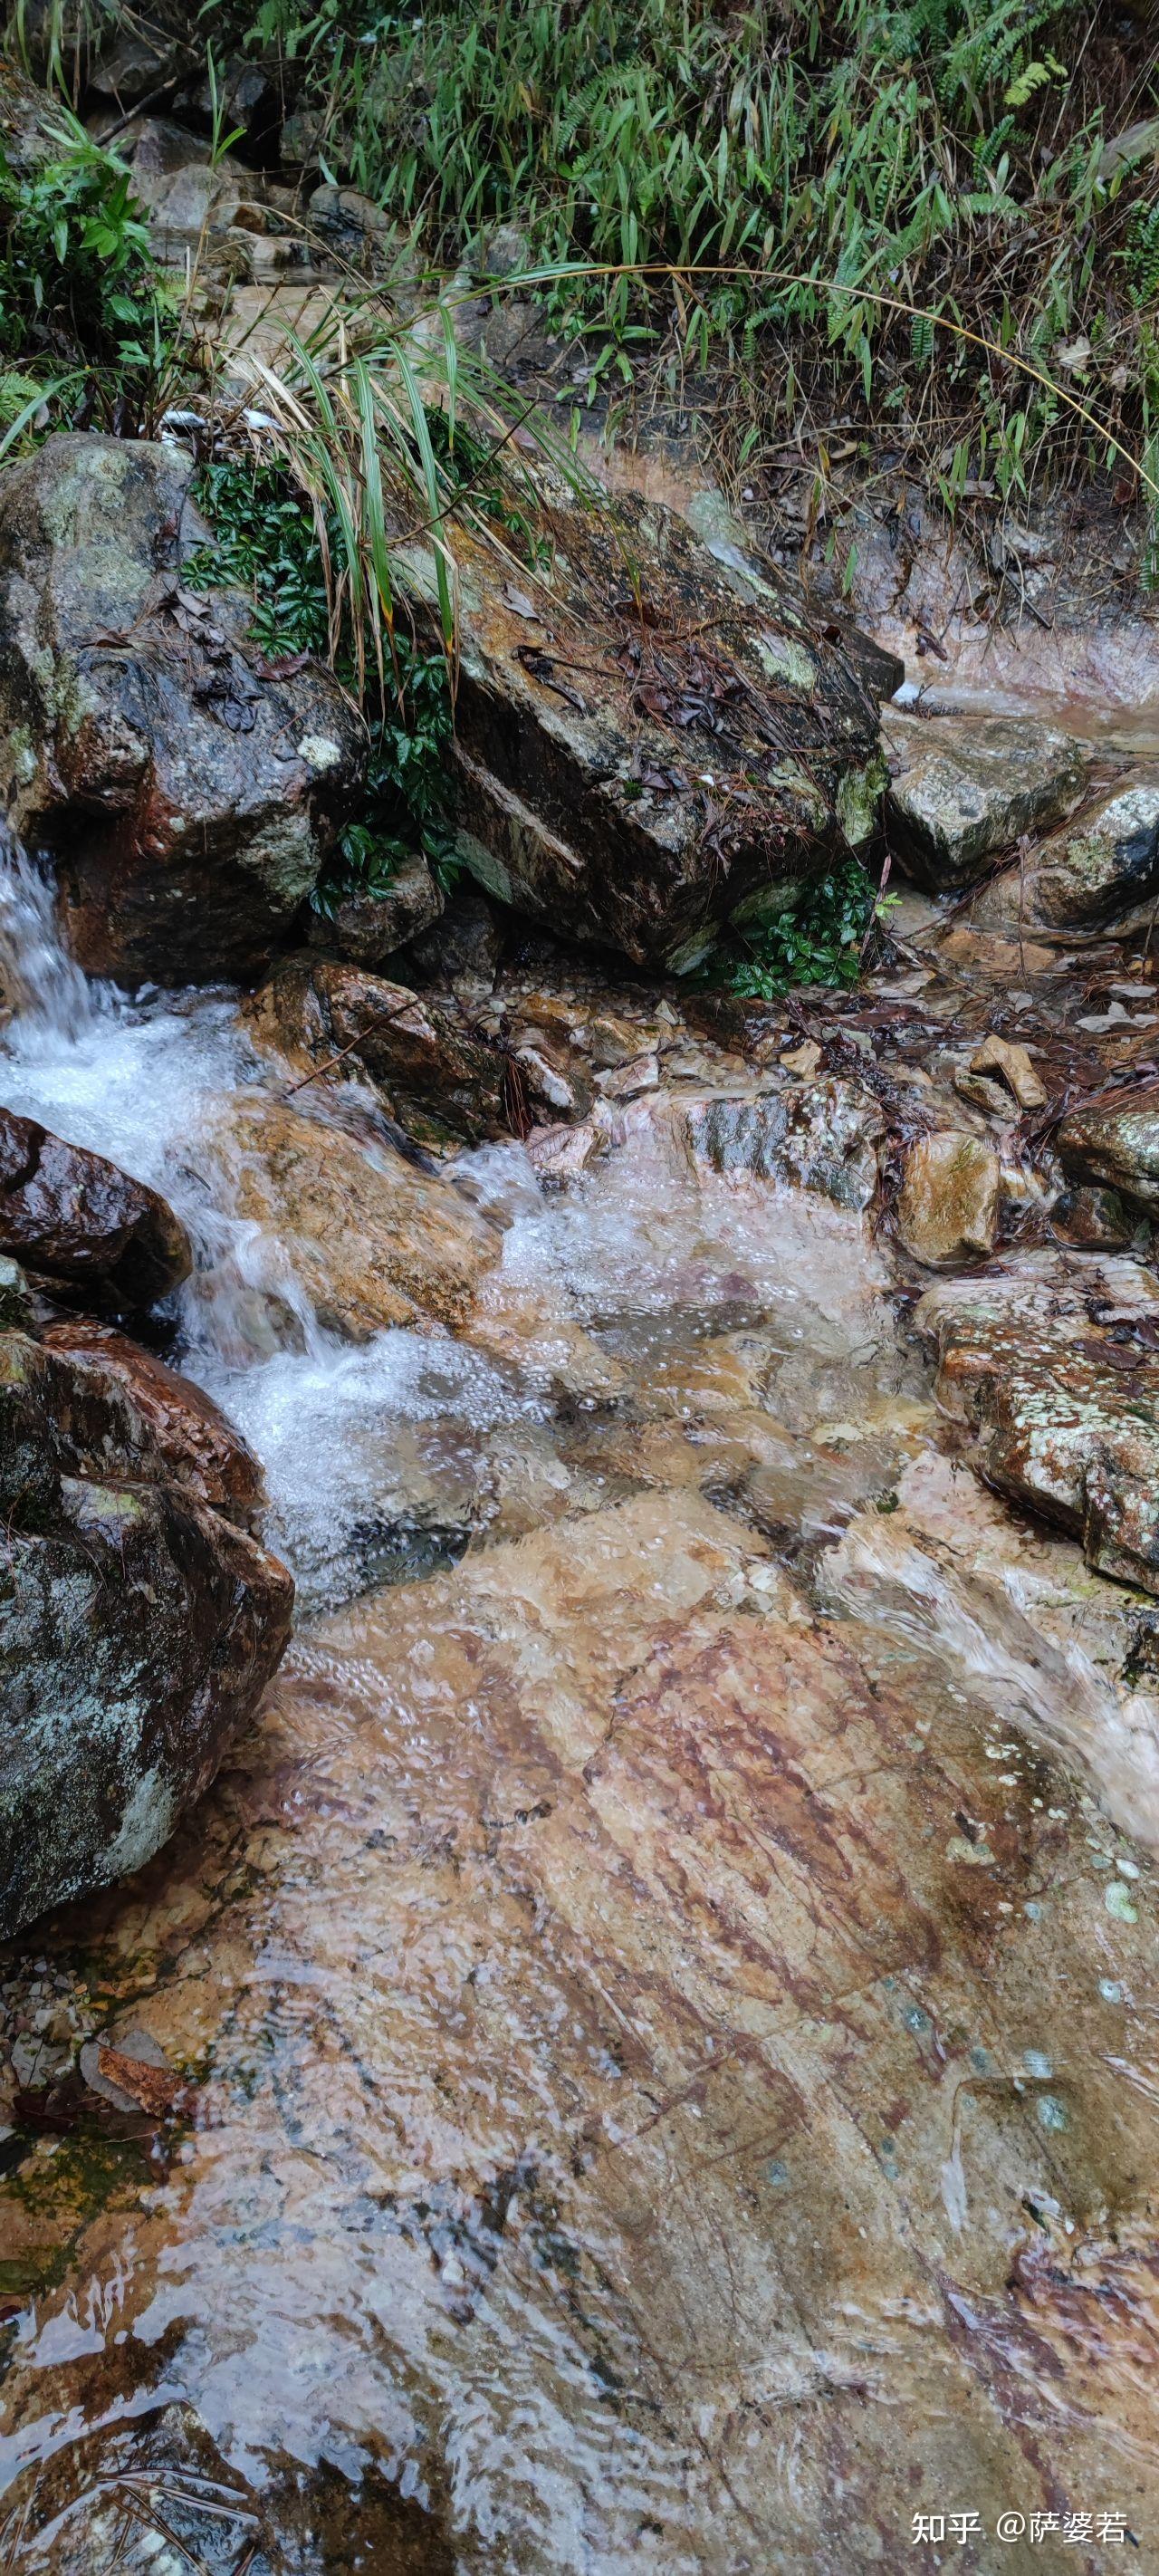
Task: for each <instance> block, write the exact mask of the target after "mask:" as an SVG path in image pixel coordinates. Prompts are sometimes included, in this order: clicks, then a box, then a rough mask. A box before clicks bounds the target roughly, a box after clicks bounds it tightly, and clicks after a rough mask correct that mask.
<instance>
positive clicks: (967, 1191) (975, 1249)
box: [897, 1128, 1001, 1270]
mask: <svg viewBox="0 0 1159 2576" xmlns="http://www.w3.org/2000/svg"><path fill="white" fill-rule="evenodd" d="M1000 1184H1001V1169H1000V1165H999V1161H998V1156H997V1154H996V1153H995V1151H994V1148H993V1146H992V1145H989V1144H987V1143H985V1142H984V1141H983V1139H982V1138H981V1137H978V1136H966V1135H961V1134H959V1133H956V1132H955V1131H954V1129H952V1128H948V1129H942V1130H939V1131H938V1133H937V1134H935V1135H932V1136H923V1137H922V1138H921V1140H920V1142H919V1143H918V1144H916V1145H914V1146H912V1147H911V1149H910V1151H909V1153H908V1155H907V1157H906V1163H905V1170H904V1173H903V1175H902V1185H901V1194H900V1196H899V1199H898V1203H897V1231H898V1238H899V1240H900V1241H901V1242H902V1243H903V1244H904V1245H905V1248H906V1251H907V1252H911V1253H912V1254H913V1256H914V1259H915V1261H920V1262H921V1263H922V1264H923V1265H924V1267H925V1268H927V1269H930V1270H943V1269H952V1268H955V1267H956V1266H957V1265H958V1264H959V1263H961V1262H966V1261H977V1259H978V1258H979V1255H984V1254H986V1253H988V1252H992V1251H993V1249H994V1237H995V1232H996V1230H997V1224H998V1194H999V1188H1000Z"/></svg>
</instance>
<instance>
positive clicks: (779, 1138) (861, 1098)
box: [688, 1074, 885, 1208]
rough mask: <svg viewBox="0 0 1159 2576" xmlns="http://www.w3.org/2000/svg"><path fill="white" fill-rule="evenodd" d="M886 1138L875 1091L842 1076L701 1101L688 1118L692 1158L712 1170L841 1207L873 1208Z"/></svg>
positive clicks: (822, 1077) (833, 1075) (828, 1076)
mask: <svg viewBox="0 0 1159 2576" xmlns="http://www.w3.org/2000/svg"><path fill="white" fill-rule="evenodd" d="M884 1132H885V1120H884V1118H883V1116H882V1113H881V1110H880V1108H879V1106H878V1103H877V1101H876V1100H875V1099H874V1097H873V1094H872V1092H869V1091H866V1090H865V1089H863V1087H862V1086H861V1085H860V1084H858V1083H855V1082H848V1081H846V1080H845V1079H844V1077H843V1076H841V1075H839V1074H824V1075H822V1076H821V1078H820V1080H819V1081H812V1082H810V1083H808V1084H805V1085H802V1086H801V1087H800V1088H799V1089H794V1090H791V1091H790V1090H784V1091H766V1092H761V1093H759V1094H758V1095H757V1097H756V1098H755V1099H752V1100H706V1101H697V1102H696V1103H695V1104H694V1105H693V1106H692V1107H691V1108H690V1109H689V1111H688V1137H689V1142H690V1144H691V1147H692V1151H693V1153H694V1154H695V1155H696V1156H697V1157H698V1158H699V1159H700V1160H701V1161H703V1162H706V1163H708V1164H709V1165H710V1166H711V1168H712V1170H713V1171H715V1172H722V1173H730V1174H733V1175H736V1174H740V1173H750V1174H752V1176H753V1177H754V1178H755V1179H757V1180H762V1181H785V1182H794V1183H795V1184H796V1185H797V1187H798V1188H800V1189H806V1190H816V1191H818V1192H819V1193H820V1195H821V1196H822V1197H823V1198H828V1199H833V1200H834V1201H835V1203H836V1205H837V1206H838V1207H849V1208H867V1207H868V1206H869V1205H870V1203H871V1201H872V1199H873V1197H874V1195H875V1192H876V1189H877V1181H878V1164H877V1145H878V1141H879V1139H880V1138H881V1137H882V1135H883V1134H884Z"/></svg>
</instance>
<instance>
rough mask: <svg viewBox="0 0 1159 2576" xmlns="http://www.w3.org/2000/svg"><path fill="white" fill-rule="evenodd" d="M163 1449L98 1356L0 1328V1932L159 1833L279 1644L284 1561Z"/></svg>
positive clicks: (125, 1859)
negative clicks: (0, 1563)
mask: <svg viewBox="0 0 1159 2576" xmlns="http://www.w3.org/2000/svg"><path fill="white" fill-rule="evenodd" d="M193 1402H194V1404H195V1403H196V1399H195V1398H194V1399H193ZM155 1404H156V1398H155V1397H154V1407H155ZM171 1409H175V1407H174V1406H173V1405H172V1403H171ZM174 1465H175V1459H174V1447H173V1443H172V1441H171V1440H165V1439H164V1438H163V1437H159V1436H158V1435H157V1433H156V1432H155V1431H154V1428H153V1424H152V1422H151V1421H150V1418H149V1411H148V1410H147V1409H146V1406H145V1405H143V1404H142V1403H141V1402H139V1401H135V1400H134V1398H133V1396H132V1394H131V1393H130V1392H129V1390H128V1387H127V1385H126V1383H125V1375H124V1372H123V1371H118V1369H117V1366H116V1360H115V1356H114V1358H113V1361H112V1364H111V1365H109V1366H102V1365H101V1363H100V1362H99V1361H98V1360H97V1359H96V1357H95V1355H93V1354H92V1353H91V1352H90V1353H87V1354H86V1355H85V1356H84V1357H74V1356H73V1355H71V1354H70V1353H69V1352H67V1351H66V1350H63V1349H52V1348H47V1347H43V1346H41V1345H40V1344H38V1343H36V1342H33V1341H31V1340H29V1339H28V1338H27V1336H25V1335H22V1334H18V1333H5V1334H3V1335H2V1336H0V1500H2V1504H3V1509H4V1514H5V1526H6V1529H7V1532H8V1557H7V1568H6V1572H5V1575H4V1581H3V1594H2V1598H0V1888H2V1890H3V1894H2V1898H0V1921H2V1923H3V1927H4V1931H5V1934H11V1933H12V1932H14V1931H16V1930H17V1929H18V1928H19V1927H20V1925H21V1924H23V1923H27V1922H29V1921H31V1920H33V1919H34V1918H35V1917H36V1916H37V1915H39V1914H42V1913H43V1912H44V1911H45V1909H46V1908H47V1907H49V1906H53V1905H59V1904H60V1903H62V1902H64V1901H66V1900H67V1899H70V1898H73V1897H77V1896H81V1895H87V1894H88V1893H90V1892H91V1890H92V1889H94V1888H96V1887H100V1886H102V1885H105V1884H106V1883H107V1882H108V1881H109V1880H110V1879H114V1878H118V1877H121V1876H123V1875H124V1874H125V1873H126V1872H127V1871H131V1870H133V1869H135V1868H138V1867H140V1865H141V1863H142V1862H143V1861H145V1860H147V1859H148V1858H150V1857H151V1855H152V1854H153V1852H155V1851H156V1850H157V1849H158V1847H159V1846H160V1845H161V1844H162V1843H164V1842H166V1841H167V1840H168V1837H169V1836H170V1834H171V1833H172V1831H173V1827H174V1825H175V1823H176V1821H177V1818H178V1816H179V1814H180V1813H181V1812H182V1810H183V1808H184V1807H185V1806H186V1805H187V1804H188V1803H189V1802H190V1801H191V1800H193V1799H194V1798H196V1797H198V1796H199V1795H200V1793H201V1791H202V1790H203V1789H204V1788H205V1786H206V1784H207V1783H208V1781H209V1780H210V1779H211V1778H212V1776H213V1773H214V1771H215V1770H216V1768H217V1765H218V1763H219V1761H220V1760H221V1757H222V1754H223V1752H224V1750H225V1747H226V1745H227V1744H228V1742H229V1740H230V1738H231V1737H232V1735H233V1733H234V1732H235V1730H236V1728H237V1727H238V1726H239V1725H240V1724H241V1722H242V1721H243V1719H245V1718H246V1717H248V1716H249V1715H250V1713H251V1711H252V1710H253V1708H254V1707H255V1706H256V1704H257V1701H258V1699H259V1698H260V1695H261V1692H262V1690H263V1688H264V1686H265V1684H266V1682H267V1681H268V1680H269V1678H270V1675H271V1673H272V1672H273V1671H274V1669H275V1667H276V1665H277V1663H278V1661H279V1658H280V1656H281V1654H282V1652H283V1650H284V1647H285V1644H286V1640H287V1637H288V1634H289V1626H290V1614H291V1609H292V1604H293V1584H292V1581H291V1578H290V1576H289V1575H288V1574H287V1572H286V1570H285V1568H284V1567H283V1566H281V1565H280V1564H279V1563H278V1562H277V1560H276V1559H275V1558H273V1557H271V1556H269V1555H267V1553H266V1551H265V1550H264V1549H263V1548H261V1547H260V1546H259V1545H258V1544H257V1543H256V1542H255V1541H254V1540H253V1539H252V1538H250V1537H249V1536H247V1535H246V1534H245V1533H244V1532H243V1531H242V1530H240V1529H238V1528H237V1527H236V1526H235V1525H234V1524H233V1522H232V1521H230V1520H227V1519H225V1518H224V1517H223V1516H222V1515H221V1514H220V1513H218V1512H216V1511H214V1510H212V1509H210V1508H209V1507H208V1506H207V1505H206V1504H205V1503H204V1502H203V1501H202V1500H201V1498H200V1494H199V1492H198V1491H197V1490H196V1488H195V1486H194V1484H193V1483H192V1482H189V1483H183V1482H181V1481H178V1480H177V1478H176V1477H175V1475H174ZM199 1482H201V1483H204V1475H202V1476H201V1478H200V1479H199Z"/></svg>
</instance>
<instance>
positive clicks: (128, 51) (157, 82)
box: [88, 28, 188, 142]
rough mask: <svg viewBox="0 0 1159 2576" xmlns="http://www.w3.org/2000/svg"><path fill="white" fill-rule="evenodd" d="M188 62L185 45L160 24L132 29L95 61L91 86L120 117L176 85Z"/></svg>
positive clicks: (90, 78)
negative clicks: (154, 95) (164, 30)
mask: <svg viewBox="0 0 1159 2576" xmlns="http://www.w3.org/2000/svg"><path fill="white" fill-rule="evenodd" d="M187 62H188V55H187V53H186V52H185V49H184V47H183V46H182V45H181V44H180V43H179V42H178V41H177V40H176V38H174V37H170V36H166V35H165V34H163V32H162V30H161V29H160V28H156V29H153V28H142V29H141V31H140V32H139V33H138V32H137V31H136V30H134V29H129V30H126V32H125V34H124V35H121V36H118V38H117V40H116V43H115V44H113V45H111V46H110V47H109V50H108V52H107V53H102V54H101V56H100V59H99V60H98V61H97V62H95V63H94V64H93V66H92V69H91V71H90V73H89V78H88V87H89V90H90V92H91V94H92V96H93V97H94V98H97V99H104V100H107V101H108V104H109V107H110V109H111V111H112V112H113V114H114V115H115V116H118V117H119V116H121V115H122V114H123V112H124V110H125V109H126V108H127V107H137V106H139V105H140V103H141V101H142V99H145V98H151V97H152V96H153V94H154V92H155V91H157V90H173V89H175V88H176V86H177V83H178V80H179V79H180V77H181V73H182V71H183V70H184V68H185V65H186V63H187ZM117 139H118V142H119V141H120V137H119V136H118V138H117Z"/></svg>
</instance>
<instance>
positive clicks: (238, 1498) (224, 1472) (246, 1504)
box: [39, 1315, 266, 1536]
mask: <svg viewBox="0 0 1159 2576" xmlns="http://www.w3.org/2000/svg"><path fill="white" fill-rule="evenodd" d="M39 1339H40V1341H41V1343H42V1344H43V1346H44V1348H45V1349H46V1350H52V1351H61V1352H64V1353H65V1354H66V1355H67V1357H68V1359H69V1360H70V1361H71V1363H72V1369H71V1376H72V1382H73V1384H74V1385H75V1386H77V1387H80V1388H83V1386H84V1383H85V1373H86V1371H88V1372H89V1373H90V1374H91V1376H92V1379H93V1383H94V1387H95V1388H96V1390H97V1392H98V1395H103V1394H107V1389H108V1385H109V1381H110V1380H112V1381H114V1382H115V1384H116V1385H117V1386H118V1387H120V1388H121V1389H122V1390H123V1392H124V1395H125V1397H126V1399H127V1403H128V1406H129V1408H130V1414H131V1419H132V1421H133V1423H134V1425H135V1428H134V1429H133V1431H132V1433H131V1434H130V1435H126V1443H125V1446H126V1452H127V1454H131V1455H135V1456H138V1457H139V1458H142V1459H150V1458H151V1457H152V1456H153V1455H154V1453H155V1454H156V1455H157V1457H159V1458H160V1460H161V1461H162V1462H163V1470H164V1472H165V1473H166V1474H167V1475H169V1476H171V1477H172V1478H173V1479H174V1481H175V1482H176V1483H177V1484H180V1485H185V1486H187V1487H188V1488H189V1490H190V1492H191V1493H194V1494H196V1495H197V1496H198V1497H199V1499H200V1500H201V1501H202V1502H203V1503H209V1504H211V1505H212V1507H213V1509H214V1510H215V1511H218V1512H222V1513H224V1515H225V1518H226V1519H227V1520H231V1521H236V1522H237V1524H238V1527H239V1528H240V1529H248V1530H249V1531H250V1532H251V1533H252V1534H253V1535H254V1536H258V1535H260V1530H261V1522H262V1515H263V1510H264V1506H265V1501H266V1491H265V1480H264V1478H263V1476H262V1471H261V1466H260V1464H259V1462H258V1460H257V1459H256V1458H255V1456H254V1454H253V1451H252V1449H250V1448H249V1447H248V1446H247V1444H246V1442H245V1441H244V1440H243V1439H242V1438H241V1435H240V1433H239V1432H237V1431H235V1430H234V1428H233V1425H232V1423H230V1422H227V1420H226V1418H225V1415H224V1413H223V1412H222V1410H221V1407H220V1405H216V1404H214V1403H213V1402H212V1400H211V1399H210V1397H209V1396H207V1395H206V1394H205V1393H204V1391H203V1389H202V1388H201V1387H198V1386H194V1385H193V1384H192V1383H191V1381H190V1380H189V1378H187V1377H182V1376H181V1374H180V1372H179V1371H178V1370H177V1369H172V1368H169V1367H167V1365H166V1363H165V1361H164V1360H161V1359H158V1357H157V1355H156V1353H155V1352H154V1351H146V1350H143V1349H142V1347H141V1344H140V1343H139V1342H134V1341H132V1340H130V1338H129V1336H128V1334H127V1333H118V1332H116V1331H115V1330H114V1329H113V1328H112V1326H111V1325H108V1324H102V1323H99V1322H95V1321H94V1320H93V1318H92V1317H91V1316H87V1315H70V1316H67V1317H65V1318H62V1319H61V1320H59V1321H56V1322H53V1323H50V1324H46V1325H45V1326H44V1328H43V1330H42V1331H41V1333H40V1335H39ZM143 1472H144V1471H143Z"/></svg>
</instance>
